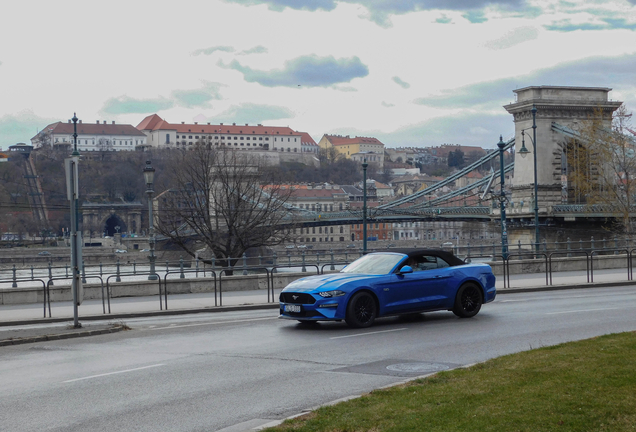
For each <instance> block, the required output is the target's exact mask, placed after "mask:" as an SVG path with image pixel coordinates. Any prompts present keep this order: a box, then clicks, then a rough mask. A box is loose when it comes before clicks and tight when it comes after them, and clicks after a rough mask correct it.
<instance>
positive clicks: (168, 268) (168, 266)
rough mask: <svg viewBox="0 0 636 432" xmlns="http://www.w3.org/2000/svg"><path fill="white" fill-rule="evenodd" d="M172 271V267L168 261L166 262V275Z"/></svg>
mask: <svg viewBox="0 0 636 432" xmlns="http://www.w3.org/2000/svg"><path fill="white" fill-rule="evenodd" d="M169 271H170V265H169V263H168V260H166V273H168V272H169Z"/></svg>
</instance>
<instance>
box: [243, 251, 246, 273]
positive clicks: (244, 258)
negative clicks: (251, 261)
mask: <svg viewBox="0 0 636 432" xmlns="http://www.w3.org/2000/svg"><path fill="white" fill-rule="evenodd" d="M243 276H247V255H245V252H243Z"/></svg>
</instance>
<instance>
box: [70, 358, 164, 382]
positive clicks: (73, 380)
mask: <svg viewBox="0 0 636 432" xmlns="http://www.w3.org/2000/svg"><path fill="white" fill-rule="evenodd" d="M159 366H165V365H164V364H163V363H159V364H155V365H150V366H143V367H139V368H134V369H126V370H122V371H117V372H108V373H104V374H99V375H91V376H87V377H82V378H75V379H71V380H66V381H62V384H65V383H72V382H75V381H82V380H87V379H93V378H99V377H104V376H109V375H117V374H122V373H128V372H135V371H138V370H142V369H150V368H156V367H159Z"/></svg>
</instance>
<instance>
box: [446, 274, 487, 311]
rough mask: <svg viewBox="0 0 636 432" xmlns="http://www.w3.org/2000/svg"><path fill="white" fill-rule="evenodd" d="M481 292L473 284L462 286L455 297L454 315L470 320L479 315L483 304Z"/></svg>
mask: <svg viewBox="0 0 636 432" xmlns="http://www.w3.org/2000/svg"><path fill="white" fill-rule="evenodd" d="M483 302H484V301H483V299H482V295H481V290H480V289H479V287H478V286H477V285H475V284H472V283H467V284H464V285H462V286H461V287H460V288H459V290H458V291H457V296H456V297H455V306H454V307H453V313H454V314H455V315H457V316H458V317H460V318H470V317H473V316H475V315H477V312H479V310H480V309H481V304H482V303H483Z"/></svg>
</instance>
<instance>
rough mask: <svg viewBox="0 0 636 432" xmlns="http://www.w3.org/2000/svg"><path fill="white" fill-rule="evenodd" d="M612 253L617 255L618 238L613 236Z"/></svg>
mask: <svg viewBox="0 0 636 432" xmlns="http://www.w3.org/2000/svg"><path fill="white" fill-rule="evenodd" d="M614 255H618V239H617V238H616V236H614Z"/></svg>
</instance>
